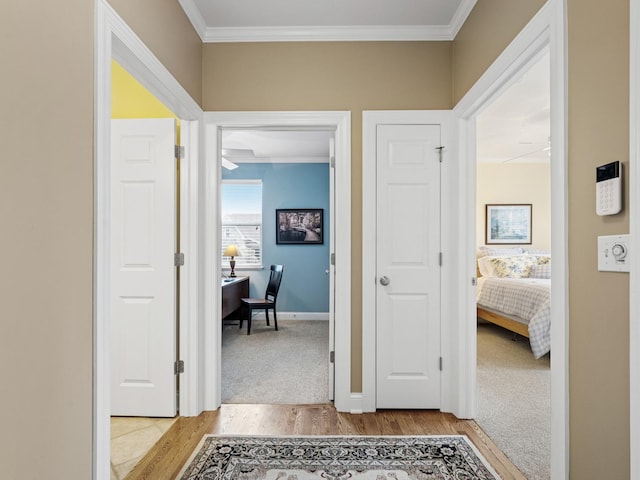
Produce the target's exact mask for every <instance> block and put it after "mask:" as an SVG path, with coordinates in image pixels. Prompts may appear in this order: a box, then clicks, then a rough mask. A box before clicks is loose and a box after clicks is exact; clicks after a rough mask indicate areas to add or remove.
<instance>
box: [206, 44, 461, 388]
mask: <svg viewBox="0 0 640 480" xmlns="http://www.w3.org/2000/svg"><path fill="white" fill-rule="evenodd" d="M450 59H451V43H450V42H436V43H427V42H388V43H384V42H363V43H353V42H351V43H325V42H318V43H260V44H208V45H205V48H204V66H203V74H204V81H203V87H204V89H203V105H204V109H205V110H350V111H351V122H352V123H351V125H352V128H351V130H352V132H351V134H352V137H351V142H352V148H351V154H352V158H351V162H352V169H351V170H352V171H351V175H352V181H351V192H352V194H351V202H352V209H351V210H352V211H351V214H352V219H353V220H352V259H351V266H352V294H351V300H352V319H351V321H352V332H351V333H352V346H351V347H352V359H351V362H352V381H351V388H352V391H354V392H359V391H361V390H362V307H361V304H362V258H361V248H360V245H361V244H362V111H363V110H386V109H398V110H403V109H409V110H415V109H449V108H451V106H452V105H451V62H450Z"/></svg>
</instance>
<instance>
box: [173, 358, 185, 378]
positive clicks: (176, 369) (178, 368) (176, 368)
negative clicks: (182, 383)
mask: <svg viewBox="0 0 640 480" xmlns="http://www.w3.org/2000/svg"><path fill="white" fill-rule="evenodd" d="M173 373H174V374H175V375H178V374H180V373H184V360H176V361H175V363H174V364H173Z"/></svg>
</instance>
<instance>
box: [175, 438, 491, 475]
mask: <svg viewBox="0 0 640 480" xmlns="http://www.w3.org/2000/svg"><path fill="white" fill-rule="evenodd" d="M179 478H181V479H182V480H218V479H225V480H258V479H264V480H315V479H324V480H346V479H350V480H427V479H428V480H440V479H442V480H444V479H456V480H472V479H494V480H495V479H499V478H500V477H498V475H497V474H496V473H495V472H494V471H493V469H492V468H491V467H490V466H489V464H488V463H487V461H486V460H485V459H484V458H483V457H482V456H481V455H480V454H479V453H478V451H477V450H476V449H475V447H474V446H473V445H472V444H471V442H470V441H469V439H468V438H467V437H466V436H464V435H453V436H448V435H445V436H440V435H439V436H419V437H414V436H403V437H395V436H380V437H371V436H355V437H343V436H325V437H315V436H314V437H305V436H278V437H267V436H265V437H262V436H257V437H255V436H254V437H249V436H217V435H206V436H205V437H204V438H203V440H202V441H201V442H200V445H199V446H198V448H197V449H196V451H195V452H194V454H193V455H192V458H191V459H190V461H189V462H188V463H187V466H186V467H185V468H184V469H183V471H182V472H181V476H180V477H179Z"/></svg>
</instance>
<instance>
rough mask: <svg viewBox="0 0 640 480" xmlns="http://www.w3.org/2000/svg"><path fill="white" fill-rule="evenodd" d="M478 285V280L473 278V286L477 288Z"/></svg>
mask: <svg viewBox="0 0 640 480" xmlns="http://www.w3.org/2000/svg"><path fill="white" fill-rule="evenodd" d="M477 285H478V279H477V278H476V277H471V286H472V287H475V286H477Z"/></svg>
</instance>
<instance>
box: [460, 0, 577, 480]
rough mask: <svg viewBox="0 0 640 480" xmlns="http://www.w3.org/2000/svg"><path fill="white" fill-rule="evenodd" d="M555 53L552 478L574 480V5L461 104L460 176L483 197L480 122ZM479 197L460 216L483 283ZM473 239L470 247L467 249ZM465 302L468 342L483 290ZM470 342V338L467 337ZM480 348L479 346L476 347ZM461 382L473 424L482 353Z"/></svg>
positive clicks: (557, 9) (538, 19)
mask: <svg viewBox="0 0 640 480" xmlns="http://www.w3.org/2000/svg"><path fill="white" fill-rule="evenodd" d="M546 45H549V47H550V61H551V106H552V108H551V138H552V139H553V141H552V154H551V156H552V158H553V161H552V162H551V192H552V193H551V195H552V204H553V210H552V214H551V247H552V251H553V255H554V261H553V278H554V282H553V284H552V294H551V301H552V308H551V312H552V322H551V329H552V331H551V350H552V351H553V352H554V354H553V356H552V360H551V415H552V418H551V424H552V427H551V478H553V479H566V478H569V413H568V410H569V393H568V388H569V381H568V376H569V372H568V354H569V353H568V352H569V346H568V339H569V336H568V326H569V311H568V249H567V245H568V243H567V239H568V232H567V218H568V213H567V207H568V200H567V192H568V188H567V179H568V176H567V145H566V138H567V126H566V125H567V116H566V115H567V114H566V112H567V103H566V102H567V73H566V69H567V59H566V0H549V1H548V2H547V3H546V4H545V5H544V6H543V7H542V8H541V10H540V11H539V12H538V14H537V15H536V16H535V17H534V18H533V19H532V20H531V21H530V22H529V24H528V25H527V26H526V27H525V28H524V29H523V31H522V32H521V33H520V34H519V35H518V36H517V37H516V38H515V39H514V40H513V42H512V43H511V44H510V45H509V46H508V47H507V49H506V50H505V51H504V52H503V53H502V54H501V55H500V56H499V57H498V59H497V60H496V61H495V62H494V63H493V64H492V65H491V67H489V69H487V71H486V72H485V73H484V74H483V75H482V77H481V78H480V79H479V80H478V82H477V83H476V84H475V85H474V86H473V87H472V88H471V89H470V90H469V92H468V93H467V94H466V95H465V97H464V98H463V99H462V100H461V101H460V102H459V103H458V105H457V106H456V107H455V109H454V111H455V112H456V115H457V117H458V118H459V119H460V120H459V126H460V138H459V142H460V143H459V145H460V153H461V159H460V168H461V171H460V175H459V182H460V184H459V186H458V189H457V190H458V191H459V192H475V185H472V182H475V153H474V147H473V146H472V145H475V131H474V123H475V116H476V115H477V114H478V113H479V112H480V111H481V110H482V109H483V108H484V107H485V106H486V105H488V104H489V103H490V102H491V100H492V99H493V98H495V97H496V96H498V95H499V94H500V93H501V92H502V91H503V90H504V89H505V88H507V87H508V86H509V85H510V84H511V83H513V82H514V81H515V80H517V78H518V76H519V75H518V72H520V71H522V70H523V69H524V68H525V67H526V65H528V64H529V63H530V62H533V61H535V60H536V59H537V57H538V56H539V55H540V54H541V51H542V50H543V49H544V48H545V47H546ZM475 202H476V200H475V195H469V194H467V196H466V199H463V201H462V202H461V203H460V204H459V205H458V208H459V210H458V212H456V216H457V217H458V218H461V219H462V220H461V221H462V222H464V225H463V226H462V228H461V230H460V234H459V236H458V238H460V239H461V243H462V244H464V243H466V244H467V245H466V247H463V245H460V246H459V247H458V248H461V249H462V250H461V251H460V258H463V259H464V264H463V265H461V270H460V272H459V274H460V275H461V277H462V278H465V277H468V278H471V277H474V276H475V271H476V267H475V255H473V252H475V248H476V245H475V243H474V242H473V243H472V240H471V241H470V240H469V239H474V238H475V228H476V225H475V215H474V214H472V213H470V212H475ZM465 239H466V241H465ZM464 284H465V285H466V286H467V288H466V291H465V292H463V298H462V302H461V303H463V304H465V307H464V313H465V315H464V316H465V317H467V318H466V320H465V321H464V323H465V324H466V329H465V330H464V331H465V332H466V335H464V336H465V337H466V341H467V342H470V341H472V340H471V337H475V328H471V324H472V323H473V325H475V289H474V288H472V287H471V286H470V285H467V282H465V283H464ZM461 337H462V336H461ZM473 342H475V339H474V340H473ZM459 367H460V369H461V370H462V372H461V375H460V378H464V379H466V380H465V383H466V385H464V386H462V390H463V391H464V392H465V395H464V396H465V397H466V398H467V400H468V401H467V405H466V406H465V408H466V409H467V411H468V416H469V417H473V416H475V413H476V391H475V383H474V382H472V381H471V378H472V377H474V376H475V369H476V359H475V349H473V353H471V352H470V353H469V355H467V358H466V359H464V360H463V361H462V363H461V364H460V366H459Z"/></svg>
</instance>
